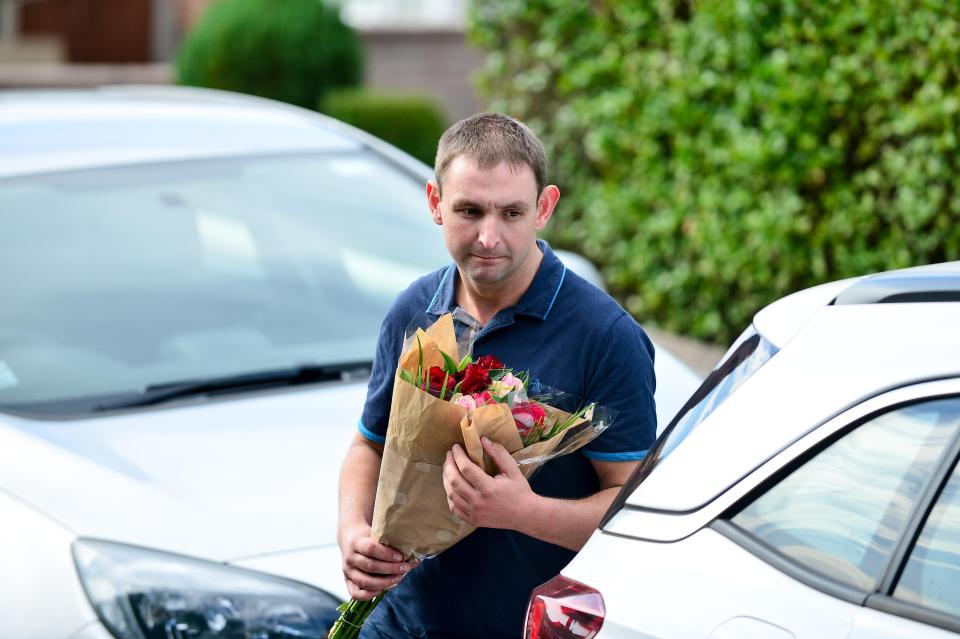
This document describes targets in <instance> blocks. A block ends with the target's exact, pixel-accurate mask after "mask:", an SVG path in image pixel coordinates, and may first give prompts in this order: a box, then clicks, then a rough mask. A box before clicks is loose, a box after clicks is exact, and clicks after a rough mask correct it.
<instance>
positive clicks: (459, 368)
mask: <svg viewBox="0 0 960 639" xmlns="http://www.w3.org/2000/svg"><path fill="white" fill-rule="evenodd" d="M470 364H473V358H472V357H470V355H469V353H468V354H467V355H464V356H463V359H462V360H460V364H459V365H458V366H457V372H458V373H459V372H460V371H462V370H463V369H465V368H466V367H467V366H469V365H470Z"/></svg>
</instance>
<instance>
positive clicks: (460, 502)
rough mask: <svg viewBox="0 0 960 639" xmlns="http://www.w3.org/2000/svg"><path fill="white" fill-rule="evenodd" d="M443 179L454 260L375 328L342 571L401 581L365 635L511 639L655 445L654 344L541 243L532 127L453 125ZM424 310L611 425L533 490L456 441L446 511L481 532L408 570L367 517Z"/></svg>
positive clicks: (502, 460)
mask: <svg viewBox="0 0 960 639" xmlns="http://www.w3.org/2000/svg"><path fill="white" fill-rule="evenodd" d="M435 170H436V179H435V181H431V182H430V183H428V184H427V201H428V204H429V207H430V213H431V215H432V216H433V220H434V222H436V223H437V224H439V225H441V226H442V227H443V235H444V240H445V242H446V246H447V250H448V251H449V252H450V255H451V256H452V257H453V261H454V264H453V265H451V266H449V267H446V268H444V269H441V270H439V271H437V272H435V273H432V274H430V275H427V276H425V277H423V278H421V279H419V280H417V281H416V282H414V283H413V284H412V285H411V286H410V288H408V289H407V290H406V291H404V292H403V293H401V294H400V296H399V297H398V298H397V301H396V302H395V304H394V306H393V308H392V309H391V310H390V312H389V313H388V315H387V318H386V319H385V320H384V323H383V327H382V328H381V332H380V337H379V342H378V346H377V353H376V359H375V361H374V366H373V374H372V377H371V379H370V386H369V389H368V394H367V403H366V405H365V407H364V411H363V417H362V419H361V423H360V433H359V434H358V435H357V438H356V440H355V442H354V443H353V445H352V446H351V448H350V450H349V452H348V453H347V456H346V459H345V460H344V464H343V469H342V471H341V481H340V523H339V531H338V538H339V543H340V548H341V551H342V553H343V572H344V577H345V579H346V582H347V588H348V590H349V592H350V595H351V596H352V597H354V598H357V599H370V598H372V597H374V596H375V595H376V594H378V593H379V592H380V591H382V590H384V589H387V588H390V587H393V589H392V590H391V592H390V594H389V595H388V596H387V597H386V598H384V600H383V601H382V602H381V603H380V605H379V606H378V607H377V608H376V609H375V610H374V612H373V613H372V614H371V616H370V618H369V619H368V621H367V623H366V624H365V626H364V629H363V632H362V633H361V637H364V638H376V637H387V638H390V639H400V638H405V637H417V638H425V637H429V638H430V639H445V638H454V637H456V638H461V637H464V638H466V637H477V638H480V637H482V638H484V639H493V638H498V637H504V638H506V637H511V638H515V637H518V636H520V635H521V634H522V625H523V616H524V613H525V610H526V606H527V602H528V598H529V595H530V591H531V590H532V589H533V588H534V587H536V586H538V585H540V584H541V583H543V582H544V581H547V580H548V579H550V578H551V577H553V576H554V575H556V574H557V573H558V572H559V571H560V570H561V569H562V568H563V567H564V566H565V565H566V564H567V563H568V562H569V561H570V559H572V558H573V556H574V554H575V552H576V551H577V550H579V549H580V548H581V547H582V546H583V545H584V544H585V543H586V541H587V539H588V538H589V537H590V535H591V534H592V532H593V531H594V530H595V529H596V526H597V525H598V523H599V521H600V519H601V517H602V516H603V513H604V512H605V511H606V509H607V508H608V506H609V505H610V503H611V502H612V500H613V498H614V496H615V495H616V493H617V490H618V488H619V487H620V486H622V485H623V483H624V481H625V480H626V479H627V477H628V476H629V475H630V472H631V471H632V470H633V468H634V467H635V466H636V464H637V461H638V460H639V459H641V458H642V457H643V455H644V454H645V452H646V450H647V448H648V447H649V445H650V443H651V442H652V441H653V438H654V432H655V424H656V416H655V410H654V404H653V392H654V375H653V347H652V345H651V344H650V341H649V340H648V339H647V337H646V335H645V334H644V333H643V331H642V329H641V328H640V327H639V326H638V325H637V323H636V322H635V321H634V320H633V319H632V318H631V317H630V316H629V315H628V314H627V313H626V312H625V311H624V310H623V309H622V308H620V306H618V305H617V304H616V303H615V302H614V301H613V300H612V299H611V298H610V297H609V296H607V295H606V294H605V293H603V292H602V291H600V290H599V289H597V288H596V287H594V286H592V285H591V284H589V283H587V282H586V281H585V280H583V279H582V278H580V277H578V276H577V275H576V274H574V273H572V272H569V271H567V270H566V268H565V267H564V266H563V264H562V263H561V262H560V261H559V259H558V258H557V257H556V256H555V255H554V254H553V251H552V250H551V249H550V247H549V246H548V245H547V244H546V243H545V242H543V241H540V240H537V237H536V233H537V231H539V230H541V229H543V228H544V227H545V226H546V224H547V222H548V221H549V220H550V217H551V215H552V214H553V211H554V208H555V207H556V205H557V201H558V200H559V198H560V191H559V190H558V189H557V187H556V186H553V185H548V184H547V183H546V154H545V152H544V149H543V145H542V144H541V143H540V141H539V140H538V139H537V137H536V136H535V135H534V134H533V133H532V132H531V131H530V130H529V129H528V128H527V127H526V126H525V125H523V124H522V123H520V122H517V121H516V120H514V119H512V118H509V117H507V116H503V115H499V114H481V115H477V116H473V117H471V118H467V119H466V120H463V121H461V122H458V123H456V124H454V125H453V126H452V127H450V129H449V130H447V132H446V133H444V135H443V137H442V138H441V140H440V143H439V146H438V149H437V159H436V166H435ZM424 312H426V313H427V315H428V317H429V318H431V319H435V318H437V317H439V316H440V315H442V314H444V313H447V312H453V315H454V320H455V325H456V327H457V329H458V331H459V332H464V331H467V332H469V333H470V335H471V336H472V337H473V339H474V340H475V341H474V347H473V353H474V356H475V357H476V356H479V355H486V354H489V355H495V356H496V357H498V358H499V359H501V360H502V361H503V362H505V363H506V365H507V366H510V367H512V368H513V369H515V370H529V371H530V372H531V374H532V376H533V377H535V378H537V379H538V380H539V381H540V382H542V383H543V384H546V385H547V386H550V387H553V388H556V389H559V390H563V391H565V392H566V393H570V394H571V395H572V396H573V397H575V398H576V403H580V404H583V403H586V402H592V401H596V402H598V403H599V404H601V405H603V406H605V407H607V408H611V409H614V410H616V411H617V412H618V416H617V418H616V419H615V420H614V422H613V425H612V426H611V427H610V428H609V429H608V430H606V431H605V432H604V433H602V434H601V435H600V436H599V437H598V438H597V439H595V440H594V441H593V442H591V443H590V444H588V445H587V446H585V447H584V448H583V449H581V450H580V451H578V452H576V453H572V454H569V455H566V456H563V457H559V458H557V459H554V460H552V461H550V462H548V463H547V464H545V465H544V466H543V468H541V469H540V471H539V472H538V473H537V474H535V475H534V476H533V477H532V478H531V480H530V482H529V483H528V482H527V481H526V480H525V479H524V478H523V475H522V474H520V472H519V469H518V467H517V465H516V462H514V460H513V458H512V457H511V456H510V455H509V454H508V453H507V452H506V451H505V450H504V449H503V447H501V446H500V445H499V444H491V443H490V442H484V448H485V450H486V452H487V454H488V455H490V457H491V458H492V459H493V460H494V461H495V462H496V463H497V465H498V466H499V469H500V474H499V475H497V476H496V477H489V476H487V475H485V474H484V473H483V471H482V470H481V469H480V468H479V467H477V466H476V465H474V464H473V463H472V462H471V461H470V459H469V458H468V457H467V456H466V454H465V453H464V451H463V450H462V449H461V447H459V446H454V448H453V450H451V451H450V452H449V453H448V455H447V460H446V463H445V465H444V487H445V488H446V490H447V496H448V503H449V505H450V508H451V510H452V511H453V512H454V513H455V514H456V515H457V516H458V517H460V518H461V519H463V520H464V521H467V522H469V523H471V524H473V525H475V526H477V527H478V529H477V530H476V531H475V532H474V533H472V534H471V535H469V536H468V537H466V538H465V539H463V540H462V541H460V542H459V543H458V544H456V545H455V546H453V547H452V548H450V549H448V550H446V551H444V552H443V553H441V554H440V555H438V556H436V557H433V558H430V559H426V560H424V561H423V562H422V563H421V564H420V565H415V564H414V563H412V562H403V561H402V558H401V557H400V555H399V554H398V553H397V552H396V551H394V550H393V549H391V548H388V547H386V546H383V545H380V544H378V543H376V542H374V541H373V539H372V538H371V537H370V521H371V518H372V513H373V502H374V496H375V493H376V487H377V478H378V474H379V468H380V460H381V457H382V453H383V443H384V441H385V437H386V428H387V421H388V418H389V410H390V397H391V393H392V390H393V378H394V375H395V371H396V365H397V359H398V357H399V355H400V348H401V345H402V341H403V337H404V331H405V329H406V328H407V327H408V325H409V323H410V322H411V320H412V319H414V318H417V317H419V316H422V315H423V313H424ZM568 408H571V407H568ZM572 408H575V406H572Z"/></svg>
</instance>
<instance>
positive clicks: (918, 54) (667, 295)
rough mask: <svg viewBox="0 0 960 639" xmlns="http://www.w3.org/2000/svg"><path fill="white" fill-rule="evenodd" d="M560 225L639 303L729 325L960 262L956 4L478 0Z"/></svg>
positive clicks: (499, 96)
mask: <svg viewBox="0 0 960 639" xmlns="http://www.w3.org/2000/svg"><path fill="white" fill-rule="evenodd" d="M471 32H472V35H473V37H474V39H475V40H476V41H477V42H478V43H479V44H480V45H481V46H483V47H485V48H486V49H487V50H488V51H490V54H489V57H488V60H487V65H486V69H485V72H484V73H483V76H482V78H481V84H482V86H483V87H484V88H485V89H486V91H487V92H488V94H489V95H490V96H491V98H492V108H494V109H497V110H502V111H506V112H509V113H512V114H514V115H516V116H517V117H519V118H521V119H524V120H526V121H527V122H528V123H530V124H531V126H532V127H533V128H534V130H536V131H537V132H538V133H540V134H542V136H543V138H544V142H545V144H546V145H547V147H548V151H549V152H550V154H551V161H552V165H553V166H552V168H553V175H554V177H555V179H556V180H557V182H558V183H559V184H560V186H561V190H562V191H563V193H564V198H562V199H561V203H560V209H559V210H558V214H557V215H555V217H554V222H553V224H552V225H551V226H552V230H551V235H550V237H551V239H552V240H553V241H554V242H555V243H557V244H558V245H560V246H566V247H570V248H575V249H577V250H580V251H582V252H583V253H584V254H585V255H586V256H588V257H589V258H591V259H592V260H593V261H595V262H596V263H597V264H598V265H600V267H601V269H602V271H603V273H604V275H605V276H606V278H607V281H608V283H609V285H610V287H611V290H612V291H613V292H614V293H615V294H617V295H618V296H619V297H620V299H621V300H622V301H623V302H624V303H625V305H626V306H627V308H628V309H629V310H630V311H631V312H632V313H634V314H635V315H636V316H637V317H639V318H641V319H644V320H653V321H655V322H656V323H658V324H660V325H662V326H664V327H667V328H670V329H673V330H678V331H681V332H684V333H687V334H690V335H693V336H698V337H702V338H707V339H711V340H716V341H721V342H725V341H728V340H729V339H730V338H731V337H732V336H733V335H734V334H735V333H737V332H739V331H740V330H741V329H742V328H743V327H744V326H745V325H746V324H747V323H748V322H749V320H750V318H751V316H752V314H753V313H754V312H755V311H756V310H758V309H759V308H760V307H762V306H763V305H764V304H766V303H768V302H770V301H771V300H773V299H775V298H777V297H779V296H781V295H783V294H785V293H788V292H791V291H794V290H797V289H800V288H803V287H806V286H810V285H813V284H816V283H819V282H823V281H826V280H832V279H836V278H840V277H846V276H852V275H859V274H863V273H867V272H870V271H875V270H883V269H890V268H898V267H903V266H908V265H914V264H920V263H928V262H936V261H943V260H950V259H958V258H960V223H958V221H960V220H958V212H960V188H958V187H960V174H958V170H957V169H958V164H960V155H958V151H960V147H958V131H960V126H958V125H960V88H958V81H960V5H958V4H956V3H953V2H946V1H926V0H857V1H847V0H820V1H816V0H771V1H770V2H730V1H729V0H697V1H694V0H651V1H649V2H639V1H631V2H624V1H622V0H594V1H593V2H590V3H586V2H584V3H569V2H565V1H563V0H475V2H474V5H473V10H472V15H471Z"/></svg>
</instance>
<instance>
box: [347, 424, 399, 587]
mask: <svg viewBox="0 0 960 639" xmlns="http://www.w3.org/2000/svg"><path fill="white" fill-rule="evenodd" d="M382 459H383V446H381V445H380V444H376V443H374V442H372V441H370V440H368V439H367V438H366V437H364V436H363V435H360V434H357V436H356V438H355V439H354V441H353V443H352V444H351V445H350V449H349V450H348V451H347V456H346V458H345V459H344V460H343V467H342V468H341V470H340V516H339V520H338V524H337V543H338V544H339V545H340V553H341V554H342V555H343V576H344V579H345V580H346V583H347V591H348V592H349V593H350V596H351V597H353V598H354V599H360V600H368V599H373V598H374V597H375V596H377V595H378V594H380V592H382V591H383V590H385V589H386V588H389V587H390V586H392V585H394V584H396V583H397V582H399V581H400V579H402V578H403V575H404V574H405V573H406V572H408V571H409V570H410V569H411V568H412V567H413V566H414V564H413V563H405V562H403V557H402V556H401V555H400V553H398V552H397V551H396V550H394V549H392V548H390V547H388V546H384V545H383V544H378V543H377V542H375V541H374V540H373V538H372V537H371V536H370V527H371V522H372V521H373V502H374V499H375V498H376V495H377V480H378V479H379V477H380V461H381V460H382Z"/></svg>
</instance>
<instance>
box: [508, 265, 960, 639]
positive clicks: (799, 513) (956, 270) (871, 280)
mask: <svg viewBox="0 0 960 639" xmlns="http://www.w3.org/2000/svg"><path fill="white" fill-rule="evenodd" d="M958 455H960V262H954V263H950V264H944V265H936V266H932V267H921V268H918V269H909V270H904V271H894V272H891V273H885V274H880V275H876V276H872V277H867V278H862V279H857V280H850V281H843V282H837V283H833V284H828V285H824V286H821V287H816V288H813V289H810V290H807V291H803V292H801V293H797V294H795V295H792V296H789V297H787V298H785V299H783V300H781V301H779V302H776V303H774V304H773V305H771V306H770V307H768V308H766V309H764V310H763V311H761V312H760V313H759V314H758V315H757V316H756V318H755V320H754V322H753V325H752V327H751V328H750V329H749V330H748V331H747V332H746V333H745V334H744V336H743V337H741V339H740V340H738V342H737V343H736V344H734V346H733V347H732V348H731V349H730V351H729V352H728V354H727V356H726V358H725V360H724V361H723V362H722V363H721V364H720V365H719V366H718V368H717V369H716V370H715V371H714V373H713V374H712V375H711V376H710V377H708V378H707V380H706V381H705V382H704V385H703V387H702V388H701V389H700V390H698V391H697V392H696V393H695V394H694V396H693V398H692V399H691V401H690V402H689V403H688V406H687V407H685V409H684V410H681V412H680V414H678V416H677V417H676V418H675V419H674V420H673V423H671V425H670V426H669V427H668V428H667V430H666V432H665V434H664V435H663V436H662V437H661V439H660V440H658V442H657V444H656V445H655V446H654V449H653V451H652V452H651V455H650V456H649V457H648V459H647V460H646V461H645V462H644V463H642V464H641V467H640V468H639V469H638V471H637V473H636V474H635V476H634V477H633V478H632V479H631V481H630V482H629V483H628V485H627V486H626V487H625V489H624V490H623V491H622V493H621V495H620V497H619V499H618V501H617V502H616V503H615V505H614V507H613V508H612V509H611V511H610V512H609V513H608V515H607V517H606V519H605V521H604V522H603V524H602V525H601V528H600V530H598V531H597V532H596V533H595V534H594V536H593V537H592V538H591V539H590V541H589V542H588V543H587V545H586V547H585V548H584V549H583V551H582V552H581V553H580V554H579V555H578V556H577V557H576V558H575V559H574V561H573V562H572V563H571V564H570V565H569V566H568V567H567V568H566V569H565V570H564V571H563V574H562V575H561V576H560V577H558V578H557V579H555V580H553V581H552V582H548V583H547V584H545V585H544V586H542V587H541V588H540V589H538V590H537V591H535V593H534V596H533V597H532V598H531V607H530V611H529V613H528V619H527V629H526V631H527V633H526V637H527V638H528V639H533V638H537V639H547V638H554V637H568V638H572V637H583V638H587V637H594V636H596V637H598V638H605V637H609V638H611V639H612V638H615V637H618V638H623V639H628V638H629V639H639V638H644V639H652V638H670V639H687V638H689V639H694V638H697V639H707V638H709V639H752V638H758V639H760V638H762V639H791V638H797V639H801V638H809V639H892V638H893V637H908V636H909V637H930V638H941V637H943V638H946V637H956V636H957V633H960V470H958V467H957V459H958Z"/></svg>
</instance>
